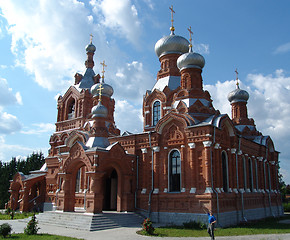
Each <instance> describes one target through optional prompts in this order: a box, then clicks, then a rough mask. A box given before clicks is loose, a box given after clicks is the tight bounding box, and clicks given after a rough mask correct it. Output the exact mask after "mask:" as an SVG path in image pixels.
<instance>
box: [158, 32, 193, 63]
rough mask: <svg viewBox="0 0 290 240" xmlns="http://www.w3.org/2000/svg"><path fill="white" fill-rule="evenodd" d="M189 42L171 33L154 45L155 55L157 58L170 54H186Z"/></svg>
mask: <svg viewBox="0 0 290 240" xmlns="http://www.w3.org/2000/svg"><path fill="white" fill-rule="evenodd" d="M188 45H189V42H188V41H187V40H186V39H185V38H184V37H181V36H177V35H175V34H174V33H173V32H171V34H170V35H169V36H165V37H163V38H161V39H159V40H158V41H157V43H156V44H155V53H156V55H157V56H158V58H160V57H162V56H163V55H166V54H170V53H177V54H183V53H186V52H188Z"/></svg>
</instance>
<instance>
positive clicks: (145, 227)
mask: <svg viewBox="0 0 290 240" xmlns="http://www.w3.org/2000/svg"><path fill="white" fill-rule="evenodd" d="M142 226H143V230H144V231H146V232H147V233H148V234H149V235H153V233H154V230H155V229H154V227H153V224H152V222H151V220H150V218H146V219H145V220H144V222H143V224H142Z"/></svg>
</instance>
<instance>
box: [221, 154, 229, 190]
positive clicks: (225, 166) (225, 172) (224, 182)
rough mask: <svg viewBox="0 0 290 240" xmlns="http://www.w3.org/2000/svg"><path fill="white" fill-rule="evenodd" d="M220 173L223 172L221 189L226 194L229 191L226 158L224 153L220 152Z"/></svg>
mask: <svg viewBox="0 0 290 240" xmlns="http://www.w3.org/2000/svg"><path fill="white" fill-rule="evenodd" d="M222 171H223V189H224V192H228V191H229V178H228V158H227V154H226V152H225V151H223V152H222Z"/></svg>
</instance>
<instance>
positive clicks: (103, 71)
mask: <svg viewBox="0 0 290 240" xmlns="http://www.w3.org/2000/svg"><path fill="white" fill-rule="evenodd" d="M101 65H102V66H103V69H102V80H103V81H104V78H105V67H107V65H106V64H105V60H104V61H103V62H101Z"/></svg>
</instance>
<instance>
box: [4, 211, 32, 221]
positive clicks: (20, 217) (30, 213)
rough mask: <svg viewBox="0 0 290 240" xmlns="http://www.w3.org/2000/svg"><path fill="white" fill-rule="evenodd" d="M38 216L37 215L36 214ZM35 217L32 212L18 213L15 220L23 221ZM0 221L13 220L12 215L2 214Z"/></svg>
mask: <svg viewBox="0 0 290 240" xmlns="http://www.w3.org/2000/svg"><path fill="white" fill-rule="evenodd" d="M36 214H37V213H36ZM32 215H33V213H32V212H24V213H20V212H16V213H15V214H14V218H13V219H23V218H28V217H31V216H32ZM0 220H11V217H10V215H8V214H6V213H1V214H0Z"/></svg>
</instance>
